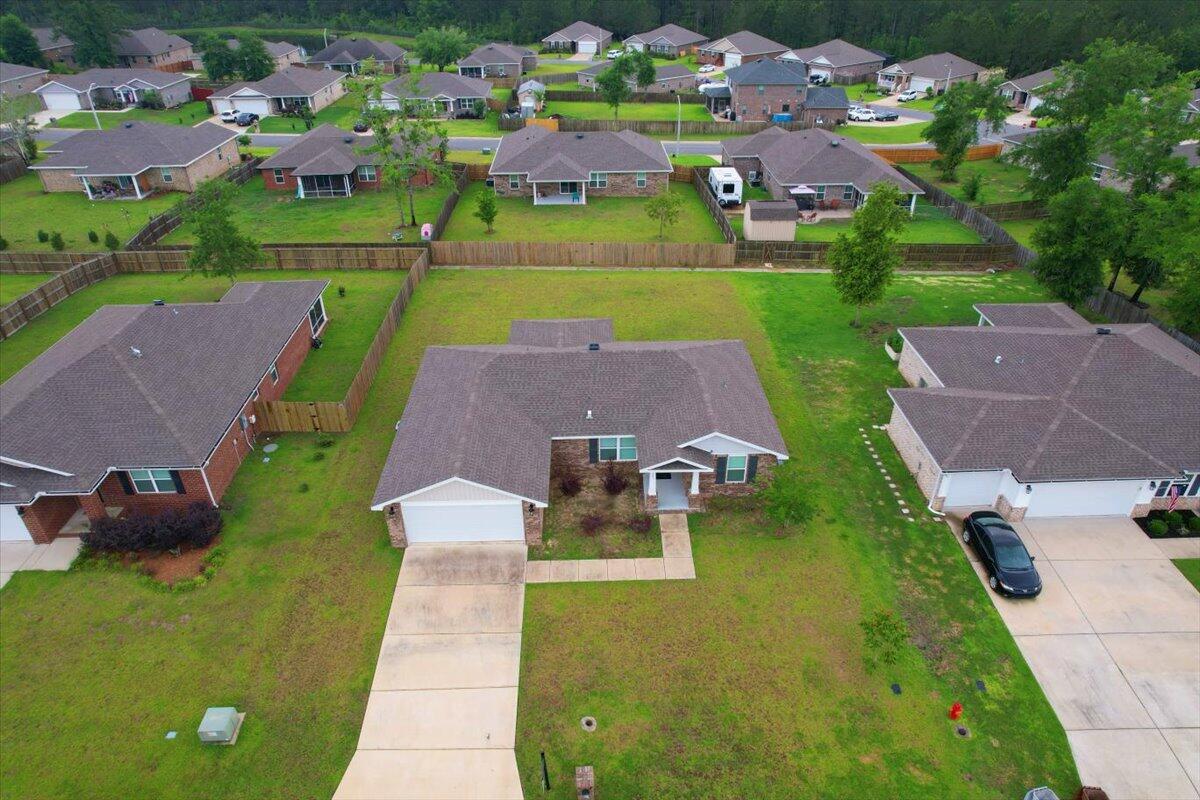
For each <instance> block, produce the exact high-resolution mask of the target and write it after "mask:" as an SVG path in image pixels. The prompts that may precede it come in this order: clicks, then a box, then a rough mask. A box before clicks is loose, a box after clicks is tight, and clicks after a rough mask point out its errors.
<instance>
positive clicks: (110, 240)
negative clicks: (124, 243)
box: [104, 231, 121, 250]
mask: <svg viewBox="0 0 1200 800" xmlns="http://www.w3.org/2000/svg"><path fill="white" fill-rule="evenodd" d="M104 247H105V249H107V250H120V249H121V240H120V239H118V238H117V235H116V234H115V233H113V232H112V231H108V232H106V233H105V234H104Z"/></svg>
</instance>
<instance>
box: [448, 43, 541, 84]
mask: <svg viewBox="0 0 1200 800" xmlns="http://www.w3.org/2000/svg"><path fill="white" fill-rule="evenodd" d="M456 66H457V67H458V74H459V75H464V76H466V77H468V78H519V77H520V76H521V75H524V74H525V73H526V72H531V71H533V70H534V69H537V53H535V52H533V51H532V50H530V49H529V48H528V47H520V46H518V45H515V44H507V43H501V42H492V43H490V44H484V45H480V46H479V47H476V48H475V49H474V50H472V51H471V53H470V55H467V56H464V57H463V58H460V59H459V60H458V63H457V64H456Z"/></svg>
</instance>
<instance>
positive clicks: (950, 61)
mask: <svg viewBox="0 0 1200 800" xmlns="http://www.w3.org/2000/svg"><path fill="white" fill-rule="evenodd" d="M985 72H986V70H985V69H984V68H983V67H981V66H979V65H978V64H976V63H974V62H973V61H968V60H967V59H965V58H963V57H962V56H956V55H954V53H934V54H933V55H929V56H921V57H920V58H918V59H916V60H914V61H902V62H900V63H898V64H892V65H891V66H890V67H884V68H883V69H881V70H879V71H878V72H876V73H875V76H876V77H875V83H876V85H877V86H879V87H880V88H881V89H887V90H888V91H890V92H902V91H904V90H905V89H913V90H915V91H918V92H921V93H923V94H941V93H943V92H944V91H946V89H947V88H948V87H949V86H953V85H954V84H956V83H961V82H963V81H968V82H970V81H978V80H982V76H983V74H984V73H985Z"/></svg>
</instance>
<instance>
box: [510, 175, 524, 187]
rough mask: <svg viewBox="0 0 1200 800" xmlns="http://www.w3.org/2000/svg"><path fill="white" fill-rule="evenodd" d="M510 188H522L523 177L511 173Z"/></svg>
mask: <svg viewBox="0 0 1200 800" xmlns="http://www.w3.org/2000/svg"><path fill="white" fill-rule="evenodd" d="M508 188H509V189H520V188H521V177H520V176H519V175H509V176H508Z"/></svg>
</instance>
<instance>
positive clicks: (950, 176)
mask: <svg viewBox="0 0 1200 800" xmlns="http://www.w3.org/2000/svg"><path fill="white" fill-rule="evenodd" d="M1002 82H1003V78H1002V77H1000V76H996V77H993V78H990V79H988V80H986V81H984V82H983V83H974V82H966V81H963V82H960V83H955V84H953V85H952V86H951V87H950V89H949V90H947V92H946V93H945V94H944V95H942V99H941V100H940V101H939V102H938V104H937V107H936V108H935V109H934V112H933V122H931V123H929V125H928V126H927V127H926V128H925V130H924V131H922V134H923V135H924V136H925V138H926V139H928V140H929V141H930V142H932V143H933V146H934V147H936V148H937V151H938V158H937V160H936V161H934V162H933V165H934V166H935V167H936V168H937V169H938V171H939V172H941V174H942V179H943V180H947V181H952V180H954V174H955V172H956V171H957V170H958V165H959V164H961V163H962V162H963V161H964V160H965V159H966V157H967V150H968V149H970V147H971V145H973V144H976V143H977V142H978V141H979V125H980V121H981V120H982V122H983V123H985V124H986V125H988V127H989V128H990V129H991V130H992V132H993V133H994V132H996V131H999V130H1001V129H1002V128H1003V126H1004V118H1005V117H1006V116H1007V115H1008V108H1007V106H1006V105H1005V102H1004V98H1003V97H1002V96H1001V95H1000V91H999V86H1000V84H1001V83H1002Z"/></svg>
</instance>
